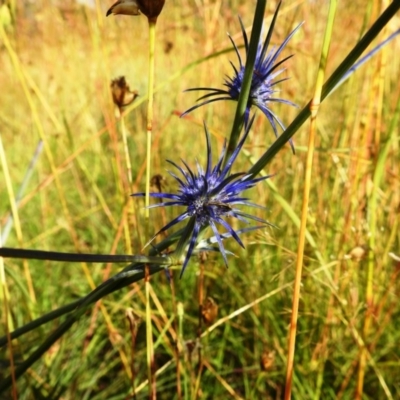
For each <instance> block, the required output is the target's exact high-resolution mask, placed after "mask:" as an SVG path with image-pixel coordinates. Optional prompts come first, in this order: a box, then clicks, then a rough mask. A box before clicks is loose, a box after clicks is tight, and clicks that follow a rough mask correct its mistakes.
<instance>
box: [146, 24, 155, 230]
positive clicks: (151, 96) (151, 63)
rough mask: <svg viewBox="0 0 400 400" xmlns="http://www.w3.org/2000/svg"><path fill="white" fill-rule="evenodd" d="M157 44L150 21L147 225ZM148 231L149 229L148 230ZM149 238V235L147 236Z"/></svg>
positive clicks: (153, 26) (147, 217)
mask: <svg viewBox="0 0 400 400" xmlns="http://www.w3.org/2000/svg"><path fill="white" fill-rule="evenodd" d="M155 44H156V21H150V20H149V87H148V93H149V94H148V102H147V128H146V129H147V145H146V197H145V205H146V214H145V215H146V220H147V223H146V225H147V226H148V225H149V224H148V220H149V208H148V207H149V205H150V175H151V136H152V132H153V111H154V110H153V100H154V50H155ZM147 229H148V228H147ZM147 236H149V235H147Z"/></svg>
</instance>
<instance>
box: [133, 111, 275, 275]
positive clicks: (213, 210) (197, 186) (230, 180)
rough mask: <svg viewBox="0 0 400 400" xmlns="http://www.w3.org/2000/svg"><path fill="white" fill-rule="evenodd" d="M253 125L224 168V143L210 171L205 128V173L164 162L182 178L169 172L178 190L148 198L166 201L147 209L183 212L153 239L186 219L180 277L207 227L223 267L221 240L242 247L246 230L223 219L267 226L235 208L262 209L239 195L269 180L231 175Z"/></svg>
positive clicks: (262, 221)
mask: <svg viewBox="0 0 400 400" xmlns="http://www.w3.org/2000/svg"><path fill="white" fill-rule="evenodd" d="M253 121H254V118H252V119H251V121H250V123H249V124H248V126H247V127H246V129H245V133H244V135H243V137H242V138H241V140H240V141H239V144H238V145H237V147H236V149H235V151H234V152H233V153H232V155H231V157H230V158H229V159H228V161H227V162H226V165H225V166H223V159H224V156H225V152H226V142H225V144H224V147H223V150H222V153H221V155H220V157H219V159H218V162H217V164H216V165H215V166H214V167H212V151H211V144H210V135H209V133H208V130H207V127H206V125H204V126H205V134H206V142H207V163H206V168H205V170H204V169H203V168H202V167H201V166H200V165H199V163H196V164H197V172H195V171H193V170H192V169H191V168H190V167H189V166H188V164H187V163H185V162H184V161H183V160H182V163H183V165H184V167H180V166H179V165H177V164H176V163H175V162H173V161H171V160H167V161H168V162H169V163H170V164H171V165H173V166H174V167H175V168H176V169H177V170H178V171H179V173H180V175H181V176H178V175H176V174H175V173H174V172H171V171H168V172H169V174H170V175H171V176H172V177H173V178H174V179H175V180H176V181H177V182H178V185H179V189H178V191H177V193H150V196H151V197H156V198H161V199H166V200H167V201H164V202H162V203H159V204H155V205H152V206H150V208H154V207H163V206H182V207H184V208H185V209H184V211H183V212H182V213H181V214H180V215H179V216H178V217H176V218H175V219H173V220H172V221H171V222H169V223H168V224H167V225H165V226H164V227H163V228H162V229H161V230H160V231H159V232H157V233H156V235H155V236H154V237H156V236H157V235H158V234H160V233H162V232H164V231H166V230H167V229H170V228H171V227H173V226H174V225H176V224H178V223H179V222H181V221H183V220H185V219H189V222H188V224H187V226H186V228H187V227H189V233H188V236H187V239H188V241H189V247H188V250H187V253H186V257H185V260H184V263H183V267H182V272H181V276H182V274H183V272H184V270H185V268H186V266H187V264H188V262H189V259H190V257H191V255H192V253H193V250H194V248H195V244H196V240H197V238H198V236H199V233H200V231H201V230H202V229H203V228H206V227H207V226H210V227H211V229H212V231H213V233H214V237H215V239H216V242H217V243H218V248H219V251H220V252H221V254H222V257H223V259H224V262H225V264H226V265H227V264H228V261H227V257H226V255H227V252H226V251H225V248H224V245H223V243H222V241H223V239H224V238H225V237H227V236H232V237H233V238H234V239H235V240H236V241H237V242H238V243H239V245H240V246H242V247H244V245H243V243H242V241H241V240H240V238H239V234H240V233H241V232H243V231H246V230H247V229H244V230H239V231H235V230H234V229H233V228H232V227H231V226H230V225H229V224H228V222H227V221H226V218H236V219H238V220H240V221H244V222H247V223H248V222H249V220H253V221H257V222H260V223H262V224H268V222H267V221H265V220H263V219H261V218H259V217H256V216H254V215H251V214H247V213H245V212H244V211H242V210H240V209H239V208H237V206H241V205H247V206H251V207H259V208H262V207H261V206H259V205H257V204H254V203H252V202H250V201H249V199H248V198H247V197H243V194H242V193H243V192H244V191H245V190H247V189H250V188H252V187H253V186H254V185H255V184H256V183H257V182H259V181H262V180H265V179H267V178H269V176H264V177H258V178H254V177H252V176H250V175H248V174H245V173H234V174H232V173H231V169H232V166H233V163H234V162H235V160H236V158H237V156H238V154H239V152H240V150H241V148H242V147H243V143H244V142H245V140H246V137H247V135H248V133H249V131H250V128H251V125H252V123H253ZM144 195H145V194H144V193H136V194H133V195H132V196H144ZM219 225H220V226H222V227H223V228H224V229H225V230H226V233H225V234H221V233H220V232H219V231H218V228H217V226H219ZM263 226H265V225H263ZM178 246H179V244H178Z"/></svg>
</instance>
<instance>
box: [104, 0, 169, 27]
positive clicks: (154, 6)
mask: <svg viewBox="0 0 400 400" xmlns="http://www.w3.org/2000/svg"><path fill="white" fill-rule="evenodd" d="M164 3H165V0H119V1H117V2H116V3H114V4H113V5H112V6H111V7H110V8H109V10H108V11H107V14H106V16H107V17H108V16H109V15H110V14H114V15H117V14H120V15H139V14H140V13H142V14H144V15H145V16H146V17H147V18H148V19H149V21H153V22H155V21H156V20H157V17H158V16H159V15H160V13H161V11H162V9H163V7H164Z"/></svg>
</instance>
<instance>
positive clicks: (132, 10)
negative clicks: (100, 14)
mask: <svg viewBox="0 0 400 400" xmlns="http://www.w3.org/2000/svg"><path fill="white" fill-rule="evenodd" d="M110 14H114V15H117V14H121V15H139V14H140V10H139V5H138V3H137V2H136V1H134V0H120V1H117V2H116V3H114V4H113V5H112V6H111V7H110V8H109V9H108V11H107V14H106V16H107V17H108V16H109V15H110Z"/></svg>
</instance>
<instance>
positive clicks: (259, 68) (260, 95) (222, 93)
mask: <svg viewBox="0 0 400 400" xmlns="http://www.w3.org/2000/svg"><path fill="white" fill-rule="evenodd" d="M279 7H280V4H279V5H278V7H277V9H276V11H275V14H274V17H273V19H272V22H271V25H270V27H269V30H268V34H267V37H266V39H265V41H264V44H262V43H261V42H260V44H259V46H258V50H257V56H256V60H255V64H254V70H253V76H252V81H251V88H250V95H249V99H248V103H247V107H246V111H245V116H244V118H245V124H246V125H247V124H248V121H249V116H250V109H251V107H252V106H255V107H257V108H259V109H260V110H261V111H262V112H263V113H264V115H265V116H266V117H267V118H268V121H269V123H270V124H271V126H272V128H273V130H274V133H275V136H277V135H278V130H277V124H278V125H280V126H281V128H282V129H285V127H284V125H283V123H282V121H281V120H280V119H279V118H278V116H277V115H276V114H275V113H274V112H273V111H272V110H271V108H270V107H271V104H272V103H284V104H287V105H290V106H296V105H295V104H294V103H292V102H291V101H289V100H285V99H281V98H278V97H274V95H275V93H277V92H279V90H278V89H276V85H277V84H278V83H281V82H283V81H285V80H287V79H288V78H282V79H279V80H276V78H277V76H278V75H280V74H281V73H282V72H283V71H284V70H285V69H284V68H280V67H281V66H282V64H283V63H284V62H285V61H286V60H288V59H289V58H291V57H292V55H290V56H288V57H286V58H284V59H282V60H280V61H279V62H277V59H278V57H279V56H280V54H281V53H282V51H283V49H284V48H285V46H286V45H287V43H288V42H289V40H290V39H291V38H292V36H293V35H294V34H295V32H296V31H297V30H298V29H299V27H300V26H301V25H302V24H299V25H298V26H297V27H296V28H295V29H294V30H293V31H292V32H291V33H290V34H289V35H288V36H287V38H286V39H285V40H284V41H283V43H282V44H281V45H280V46H279V47H278V48H275V47H273V48H272V49H271V50H270V51H269V52H267V50H268V47H269V44H270V40H271V36H272V32H273V29H274V25H275V21H276V18H277V16H278V12H279ZM239 22H240V26H241V30H242V35H243V41H244V47H245V51H246V56H247V55H248V52H249V41H248V37H247V33H246V30H245V28H244V26H243V22H242V20H241V19H240V18H239ZM228 37H229V39H230V41H231V43H232V45H233V48H234V50H235V52H236V55H237V58H238V61H239V66H238V67H236V66H235V65H234V64H233V63H232V62H231V65H232V68H233V76H231V77H227V79H225V82H224V86H226V87H227V89H215V88H208V87H198V88H193V89H188V90H187V91H198V90H206V91H209V92H210V93H207V94H205V95H204V96H201V97H200V98H198V99H197V101H200V103H199V104H196V105H195V106H193V107H191V108H189V109H188V110H187V111H185V112H184V113H183V114H182V116H184V115H186V114H188V113H190V112H191V111H193V110H195V109H196V108H199V107H201V106H204V105H205V104H209V103H213V102H216V101H222V100H234V101H238V99H239V95H240V92H241V90H242V87H243V79H244V70H245V63H243V61H242V57H241V55H240V52H239V49H238V47H237V45H236V43H235V42H234V41H233V39H232V37H231V36H230V35H229V34H228Z"/></svg>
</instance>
